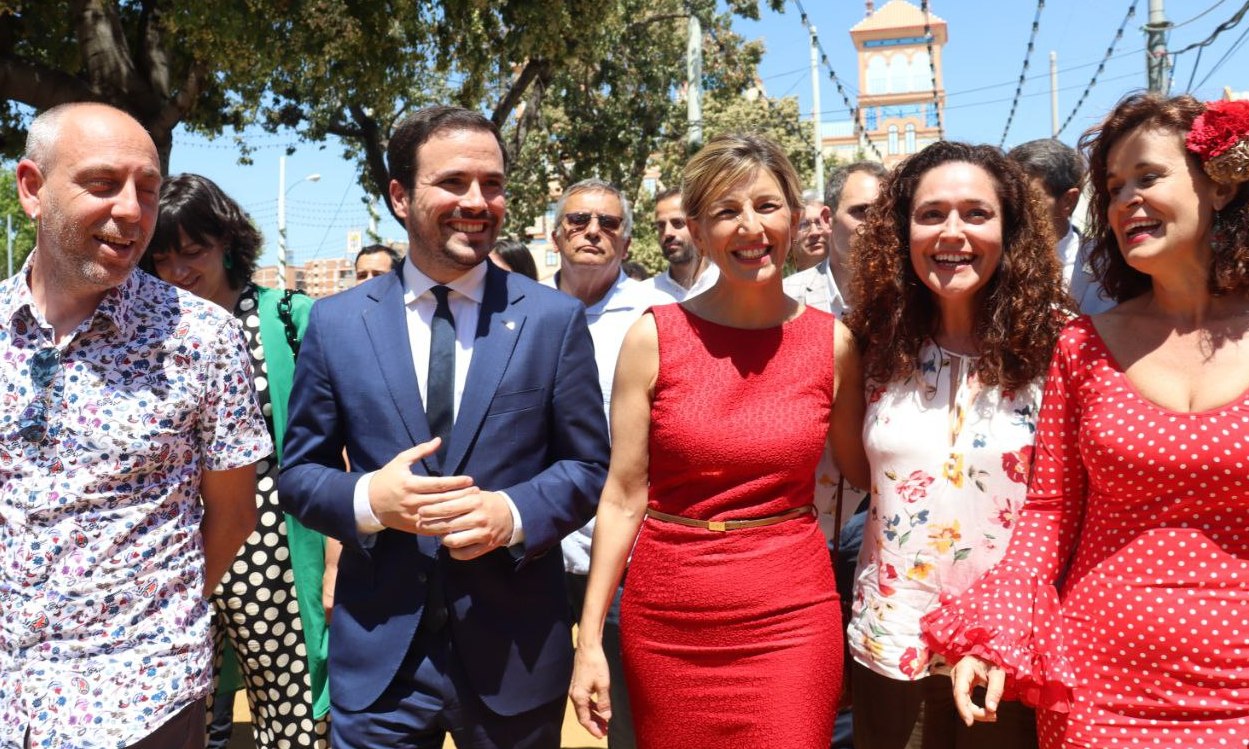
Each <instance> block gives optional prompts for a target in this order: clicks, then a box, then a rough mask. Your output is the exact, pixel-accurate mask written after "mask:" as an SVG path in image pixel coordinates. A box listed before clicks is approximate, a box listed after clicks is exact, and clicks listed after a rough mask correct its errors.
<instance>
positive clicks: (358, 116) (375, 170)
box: [347, 104, 403, 224]
mask: <svg viewBox="0 0 1249 749" xmlns="http://www.w3.org/2000/svg"><path fill="white" fill-rule="evenodd" d="M347 110H348V111H349V112H350V113H351V119H352V120H354V121H355V123H356V126H357V128H358V129H359V130H360V135H358V136H356V140H357V141H358V142H359V143H360V148H361V150H362V151H363V152H364V166H365V174H366V176H367V177H368V180H369V182H371V183H372V187H373V194H375V195H378V196H380V197H381V199H382V200H384V201H385V202H386V207H387V208H388V209H389V210H390V212H391V214H392V215H393V214H394V208H392V207H391V205H390V189H389V188H390V172H389V171H388V170H387V169H386V141H385V135H384V134H383V133H382V127H381V124H380V123H378V121H377V120H376V119H374V118H373V117H371V116H369V114H368V113H367V112H365V111H364V107H362V106H360V105H359V104H352V105H351V106H349V107H348V108H347ZM366 189H367V186H366ZM395 220H396V221H398V220H399V217H398V216H395ZM399 223H401V224H402V223H403V222H402V221H399Z"/></svg>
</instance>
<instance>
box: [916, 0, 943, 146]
mask: <svg viewBox="0 0 1249 749" xmlns="http://www.w3.org/2000/svg"><path fill="white" fill-rule="evenodd" d="M920 10H922V11H923V12H924V38H925V39H926V40H928V72H929V73H930V74H931V75H932V108H933V111H934V112H936V113H937V139H938V140H945V122H944V121H943V120H944V117H942V115H941V95H940V94H939V93H938V92H937V58H935V57H933V54H932V12H931V11H930V10H929V8H928V0H922V2H921V3H920Z"/></svg>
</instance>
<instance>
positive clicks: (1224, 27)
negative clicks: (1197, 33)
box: [1170, 0, 1249, 91]
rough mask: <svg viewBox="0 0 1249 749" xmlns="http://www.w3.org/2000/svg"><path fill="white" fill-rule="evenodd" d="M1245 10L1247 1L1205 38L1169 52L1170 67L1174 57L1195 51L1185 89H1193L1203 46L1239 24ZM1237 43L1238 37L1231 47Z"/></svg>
mask: <svg viewBox="0 0 1249 749" xmlns="http://www.w3.org/2000/svg"><path fill="white" fill-rule="evenodd" d="M1220 4H1222V0H1220V2H1219V3H1216V4H1215V5H1214V6H1212V7H1210V8H1207V9H1206V10H1205V12H1203V13H1202V14H1201V15H1205V14H1206V13H1209V12H1210V11H1212V10H1214V8H1217V7H1218V6H1219V5H1220ZM1246 11H1249V2H1246V3H1245V4H1244V5H1242V6H1240V10H1238V11H1236V13H1235V14H1234V15H1233V16H1232V17H1231V18H1229V19H1227V20H1226V21H1224V22H1223V23H1221V24H1219V25H1218V26H1215V27H1214V30H1213V31H1211V32H1210V35H1209V36H1207V37H1206V38H1205V39H1202V40H1201V41H1199V42H1193V43H1192V44H1190V45H1188V46H1187V47H1184V48H1183V49H1179V50H1176V51H1175V52H1172V53H1171V55H1170V57H1171V65H1172V67H1174V65H1175V58H1177V57H1179V56H1180V55H1182V54H1185V53H1186V52H1192V51H1193V50H1196V51H1197V59H1196V60H1194V61H1193V70H1192V72H1191V73H1190V74H1189V76H1188V85H1187V86H1186V87H1185V90H1187V91H1192V90H1193V80H1194V79H1196V78H1197V71H1198V70H1199V69H1200V67H1201V54H1202V52H1203V51H1205V48H1206V47H1209V46H1210V45H1211V44H1213V43H1214V41H1215V40H1216V39H1218V38H1219V35H1220V34H1222V33H1223V32H1224V31H1228V30H1230V29H1233V28H1235V27H1236V26H1237V25H1239V24H1240V21H1241V19H1243V18H1244V16H1245V12H1246ZM1200 17H1201V16H1200V15H1199V16H1196V17H1194V18H1190V19H1189V20H1188V21H1185V22H1184V23H1190V22H1192V21H1195V20H1197V18H1200ZM1172 28H1174V27H1172ZM1241 38H1242V39H1243V38H1244V35H1243V34H1242V35H1241ZM1238 44H1240V39H1237V40H1236V41H1235V42H1233V43H1232V49H1235V48H1236V45H1238ZM1227 57H1228V55H1224V56H1223V57H1221V58H1220V59H1219V61H1218V62H1216V63H1215V64H1214V68H1212V69H1211V70H1210V72H1209V73H1207V74H1206V77H1205V78H1203V79H1201V83H1199V84H1197V87H1198V88H1201V86H1202V85H1204V84H1205V82H1206V81H1208V80H1209V79H1210V76H1212V75H1214V73H1215V71H1217V70H1218V69H1219V68H1220V67H1221V66H1222V65H1223V63H1224V62H1226V61H1227Z"/></svg>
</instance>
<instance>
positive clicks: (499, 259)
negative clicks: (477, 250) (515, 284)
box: [490, 237, 538, 281]
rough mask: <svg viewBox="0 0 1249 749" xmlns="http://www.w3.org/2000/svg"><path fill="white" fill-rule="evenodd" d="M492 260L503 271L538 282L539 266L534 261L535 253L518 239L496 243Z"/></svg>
mask: <svg viewBox="0 0 1249 749" xmlns="http://www.w3.org/2000/svg"><path fill="white" fill-rule="evenodd" d="M490 259H491V260H493V261H494V264H495V265H497V266H499V267H500V268H502V269H503V270H506V271H511V272H512V273H519V274H521V275H522V276H528V277H529V278H532V279H533V280H535V281H537V280H538V264H537V263H535V262H534V261H533V253H531V252H530V251H529V248H528V247H526V246H525V245H524V243H523V242H521V241H520V240H518V239H512V238H511V237H503V238H502V239H500V240H499V241H497V242H495V243H494V249H492V250H490Z"/></svg>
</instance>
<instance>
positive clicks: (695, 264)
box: [647, 187, 720, 302]
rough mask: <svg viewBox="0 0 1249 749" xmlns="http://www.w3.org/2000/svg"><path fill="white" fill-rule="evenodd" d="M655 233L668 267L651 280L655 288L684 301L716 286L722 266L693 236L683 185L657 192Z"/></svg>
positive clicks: (650, 282)
mask: <svg viewBox="0 0 1249 749" xmlns="http://www.w3.org/2000/svg"><path fill="white" fill-rule="evenodd" d="M655 235H656V236H657V237H659V249H660V250H661V251H662V252H663V254H664V259H665V260H667V261H668V269H667V270H666V271H664V272H663V273H660V274H659V275H657V276H655V277H654V278H651V279H649V280H648V281H647V284H648V285H649V286H650V287H651V288H653V289H655V290H656V291H661V292H663V293H665V294H667V295H668V296H670V297H672V298H673V299H675V300H677V301H678V302H683V301H685V300H686V299H689V298H690V297H693V296H698V295H699V294H701V293H703V292H704V291H706V290H707V289H710V288H711V287H712V286H714V285H715V283H716V279H718V278H719V277H720V269H719V268H717V267H716V266H715V265H714V264H713V263H712V262H711V261H709V260H707V258H705V257H703V256H702V253H700V252H699V251H698V248H697V247H695V246H694V240H692V239H690V230H689V227H688V226H687V220H686V217H685V209H684V208H682V207H681V189H680V188H679V187H670V188H668V189H666V190H661V191H660V192H659V193H658V194H657V195H655Z"/></svg>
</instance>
